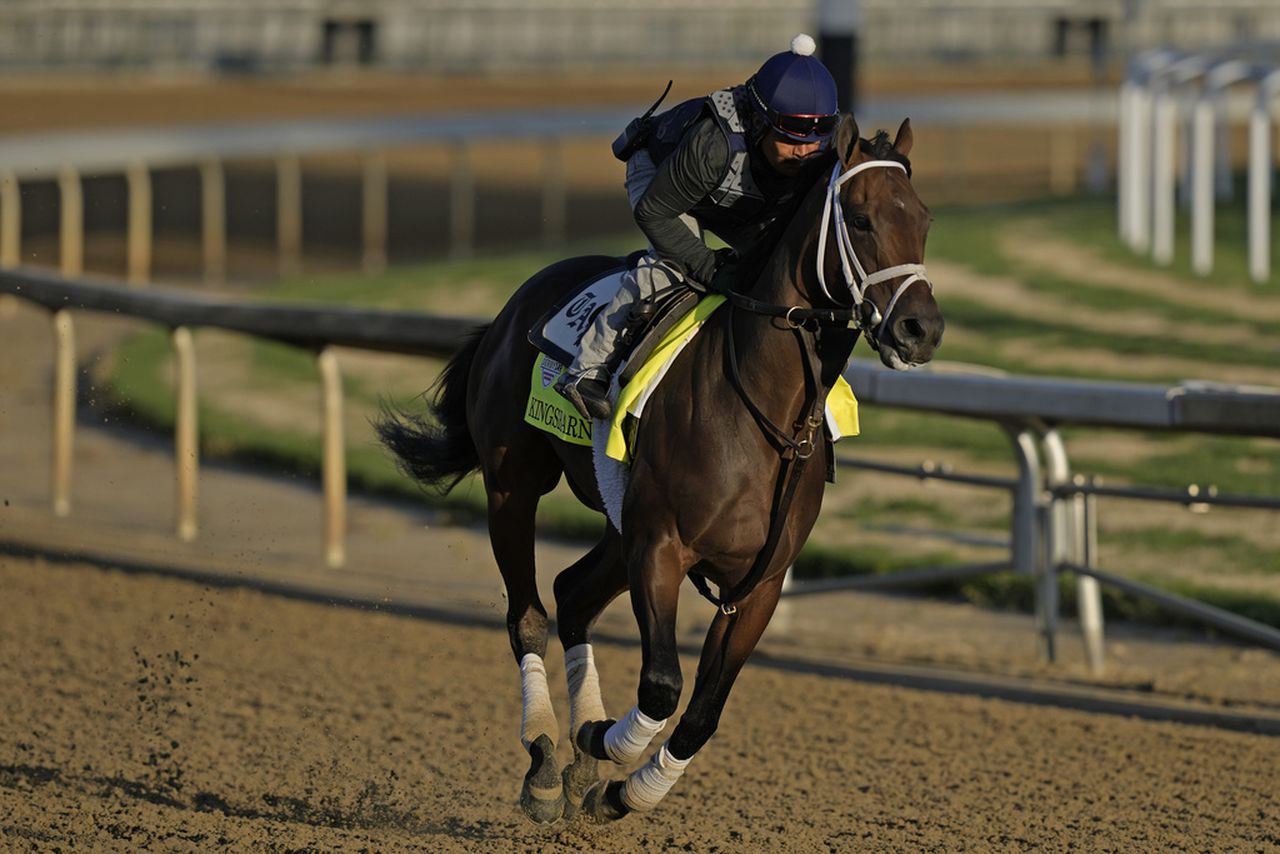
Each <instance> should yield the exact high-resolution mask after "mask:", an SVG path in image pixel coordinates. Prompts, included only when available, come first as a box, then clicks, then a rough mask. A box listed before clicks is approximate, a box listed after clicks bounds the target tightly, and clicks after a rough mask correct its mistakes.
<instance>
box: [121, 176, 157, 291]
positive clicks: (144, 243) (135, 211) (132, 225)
mask: <svg viewBox="0 0 1280 854" xmlns="http://www.w3.org/2000/svg"><path fill="white" fill-rule="evenodd" d="M125 180H126V181H127V182H128V185H129V237H128V242H129V273H128V276H129V284H131V285H145V284H146V283H147V282H148V281H150V279H151V236H152V222H151V220H152V207H151V172H150V170H148V169H147V164H145V163H143V162H141V161H135V162H134V163H131V164H130V165H129V169H128V171H127V172H126V173H125Z"/></svg>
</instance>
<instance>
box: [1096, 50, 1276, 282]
mask: <svg viewBox="0 0 1280 854" xmlns="http://www.w3.org/2000/svg"><path fill="white" fill-rule="evenodd" d="M1255 53H1256V51H1255ZM1241 87H1246V88H1247V87H1252V92H1251V95H1252V97H1251V98H1249V97H1246V98H1243V99H1242V98H1239V97H1232V94H1233V91H1234V92H1236V93H1238V94H1244V93H1243V92H1239V90H1240V89H1241ZM1278 94H1280V64H1277V63H1275V62H1265V61H1256V60H1251V59H1248V58H1246V57H1242V56H1239V55H1236V54H1234V53H1232V52H1230V51H1228V52H1224V53H1198V54H1180V53H1177V52H1174V51H1169V50H1156V51H1151V52H1149V53H1146V54H1143V55H1142V56H1140V57H1138V59H1136V60H1135V61H1134V62H1133V63H1132V65H1131V66H1130V68H1129V72H1128V76H1127V78H1126V79H1125V81H1124V83H1123V84H1122V85H1121V87H1120V92H1119V111H1118V122H1117V134H1118V152H1119V153H1118V158H1117V161H1118V162H1117V170H1116V179H1117V182H1116V190H1117V192H1116V201H1117V224H1118V230H1119V234H1120V238H1121V240H1123V241H1124V242H1125V243H1126V244H1128V246H1129V247H1130V248H1131V249H1132V250H1133V251H1134V252H1148V251H1149V252H1150V253H1151V257H1152V259H1153V260H1154V261H1155V262H1156V263H1157V264H1161V265H1165V266H1167V265H1169V264H1171V263H1172V262H1173V258H1174V251H1175V248H1176V232H1175V222H1176V206H1177V199H1178V196H1179V195H1181V197H1182V200H1183V201H1184V202H1185V203H1187V204H1188V205H1189V206H1190V208H1191V264H1192V269H1193V270H1194V271H1195V272H1196V273H1197V274H1199V275H1201V276H1207V275H1209V274H1210V273H1212V272H1213V261H1214V207H1215V204H1216V203H1217V201H1219V200H1230V197H1231V193H1232V187H1231V181H1232V176H1231V167H1230V159H1229V142H1230V132H1231V125H1232V123H1233V121H1234V120H1239V119H1245V118H1246V117H1247V126H1248V144H1249V164H1248V170H1249V178H1248V201H1247V212H1248V252H1249V275H1250V277H1251V278H1252V279H1253V281H1255V282H1258V283H1265V282H1268V281H1270V279H1271V186H1272V181H1273V179H1274V167H1275V152H1274V150H1273V141H1272V130H1273V126H1274V125H1273V102H1274V101H1275V99H1276V96H1277V95H1278ZM1180 149H1181V150H1180Z"/></svg>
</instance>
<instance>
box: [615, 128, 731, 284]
mask: <svg viewBox="0 0 1280 854" xmlns="http://www.w3.org/2000/svg"><path fill="white" fill-rule="evenodd" d="M728 158H729V146H728V143H727V142H725V139H724V135H723V134H722V133H721V132H720V129H719V128H718V127H716V124H715V121H714V120H712V119H710V118H704V119H703V120H702V121H700V122H698V123H697V124H695V125H694V126H693V127H692V128H690V130H689V132H688V133H686V134H685V136H684V139H682V140H681V142H680V145H679V146H677V147H676V150H675V151H673V152H672V153H671V155H670V156H669V157H668V158H667V159H666V160H664V161H662V164H661V165H659V167H658V171H657V173H656V174H655V175H654V177H653V182H652V183H651V184H650V185H649V188H648V189H647V190H645V192H644V195H643V196H641V197H640V201H639V202H638V203H637V204H636V210H635V217H636V223H637V224H638V225H639V226H640V230H641V231H643V232H644V234H645V236H646V237H648V238H649V243H650V244H652V246H653V248H654V250H656V251H657V253H658V255H659V257H661V258H664V259H668V260H672V261H676V262H677V263H678V264H679V265H680V266H681V268H682V269H684V271H685V272H686V273H688V275H689V276H690V277H692V278H693V279H694V280H695V281H698V282H701V283H703V284H706V283H708V282H710V281H711V277H712V275H713V274H714V273H715V268H716V255H715V253H714V252H712V251H711V250H710V249H708V248H707V245H706V244H705V243H703V242H702V241H701V240H699V239H698V238H697V237H696V236H694V234H693V232H691V231H690V230H689V227H688V226H686V225H685V224H684V223H682V222H681V221H680V219H679V217H680V215H681V214H683V213H687V212H688V211H689V210H690V209H692V208H693V206H694V205H696V204H697V203H698V202H700V201H702V200H703V199H704V198H706V196H707V194H709V193H710V192H711V191H712V190H714V189H715V188H716V187H717V186H718V185H719V184H720V177H721V175H723V174H724V170H725V165H726V163H727V161H728Z"/></svg>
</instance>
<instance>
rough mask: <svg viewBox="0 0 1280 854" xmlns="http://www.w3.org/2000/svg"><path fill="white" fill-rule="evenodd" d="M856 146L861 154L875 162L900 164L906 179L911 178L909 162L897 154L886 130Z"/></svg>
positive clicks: (877, 132) (862, 140)
mask: <svg viewBox="0 0 1280 854" xmlns="http://www.w3.org/2000/svg"><path fill="white" fill-rule="evenodd" d="M858 145H859V146H860V147H861V148H862V153H863V154H867V155H870V156H871V157H874V158H875V159H877V160H893V161H896V162H898V163H901V164H902V165H903V166H905V167H906V168H907V177H908V178H910V177H911V161H910V160H908V159H907V158H906V157H904V156H903V155H902V154H899V153H898V151H897V149H895V148H894V147H893V140H891V139H889V132H888V131H887V130H878V131H876V135H875V136H873V137H871V139H860V140H858Z"/></svg>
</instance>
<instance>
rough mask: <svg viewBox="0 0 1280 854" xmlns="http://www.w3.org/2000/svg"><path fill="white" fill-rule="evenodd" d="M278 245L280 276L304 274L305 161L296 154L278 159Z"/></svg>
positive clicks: (281, 156) (284, 155)
mask: <svg viewBox="0 0 1280 854" xmlns="http://www.w3.org/2000/svg"><path fill="white" fill-rule="evenodd" d="M276 243H277V247H278V252H279V255H280V257H279V271H280V275H281V276H293V275H297V274H298V273H299V272H300V271H301V270H302V161H301V160H300V159H299V158H298V155H296V154H281V155H280V156H279V157H277V158H276Z"/></svg>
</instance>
